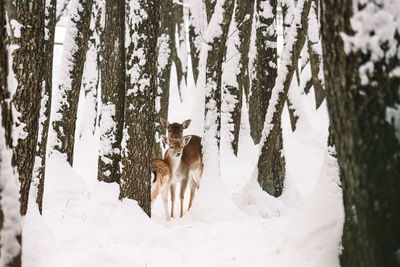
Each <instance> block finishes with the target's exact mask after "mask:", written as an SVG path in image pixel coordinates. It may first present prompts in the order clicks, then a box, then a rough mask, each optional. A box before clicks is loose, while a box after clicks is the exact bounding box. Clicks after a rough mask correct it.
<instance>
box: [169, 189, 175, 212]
mask: <svg viewBox="0 0 400 267" xmlns="http://www.w3.org/2000/svg"><path fill="white" fill-rule="evenodd" d="M169 190H170V191H171V217H172V218H173V217H174V204H175V185H171V187H170V189H169Z"/></svg>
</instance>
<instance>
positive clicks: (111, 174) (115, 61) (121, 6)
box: [98, 0, 125, 182]
mask: <svg viewBox="0 0 400 267" xmlns="http://www.w3.org/2000/svg"><path fill="white" fill-rule="evenodd" d="M124 19H125V3H124V2H122V1H120V0H108V1H106V6H105V25H104V29H103V32H102V34H101V37H100V42H101V51H100V54H101V58H102V60H101V62H100V72H101V75H100V77H101V114H100V145H101V147H100V153H99V164H98V179H99V180H100V181H105V182H118V181H119V177H120V162H121V141H122V130H123V125H124V104H125V103H124V101H125V48H124V45H125V20H124Z"/></svg>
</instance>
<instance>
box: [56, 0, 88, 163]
mask: <svg viewBox="0 0 400 267" xmlns="http://www.w3.org/2000/svg"><path fill="white" fill-rule="evenodd" d="M92 7H93V0H74V3H72V7H71V14H70V23H69V26H68V30H67V34H66V37H65V41H64V53H63V59H62V62H61V68H60V74H61V75H60V76H59V85H58V91H57V92H56V98H55V100H54V101H55V103H54V111H52V118H53V119H52V122H53V123H52V124H53V128H54V131H55V133H56V135H57V137H56V141H55V144H52V149H56V150H58V151H60V152H61V153H63V154H66V158H67V161H68V163H69V164H71V165H72V164H73V158H74V143H75V128H76V113H77V110H78V100H79V93H80V89H81V83H82V75H83V68H84V64H85V60H86V52H87V48H88V40H89V31H90V18H91V13H92Z"/></svg>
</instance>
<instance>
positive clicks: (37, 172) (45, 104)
mask: <svg viewBox="0 0 400 267" xmlns="http://www.w3.org/2000/svg"><path fill="white" fill-rule="evenodd" d="M56 4H57V1H56V0H48V1H46V6H45V7H44V8H45V10H46V12H45V18H44V27H45V36H44V43H43V62H44V64H43V66H44V67H43V77H42V79H43V88H42V92H41V106H40V115H39V131H38V143H37V148H36V160H35V165H34V168H33V180H32V185H33V186H34V187H35V190H34V191H31V192H35V194H36V196H33V197H35V198H36V203H37V205H38V208H39V212H40V214H42V203H43V191H44V181H45V167H46V158H47V149H46V148H47V137H48V132H49V125H50V109H51V95H52V94H51V90H52V84H53V75H52V74H53V47H54V35H55V27H56V10H57V8H56ZM46 33H47V34H46Z"/></svg>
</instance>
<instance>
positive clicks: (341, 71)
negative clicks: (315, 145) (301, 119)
mask: <svg viewBox="0 0 400 267" xmlns="http://www.w3.org/2000/svg"><path fill="white" fill-rule="evenodd" d="M399 21H400V6H399V3H398V1H396V0H392V1H391V0H388V1H351V0H341V1H333V0H323V1H322V2H321V24H322V51H323V55H324V58H323V60H324V77H325V85H326V90H327V102H328V110H329V118H330V123H331V127H332V131H333V137H334V141H335V145H336V150H337V156H338V163H339V167H340V175H341V180H342V188H343V201H344V210H345V223H344V228H343V236H342V243H341V245H342V246H343V250H342V253H341V256H340V263H341V266H343V267H347V266H361V267H364V266H399V248H400V227H399V225H400V212H399V207H400V197H399V188H400V179H399V177H400V168H399V166H400V91H399V85H400V68H399V66H400V28H399Z"/></svg>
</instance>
